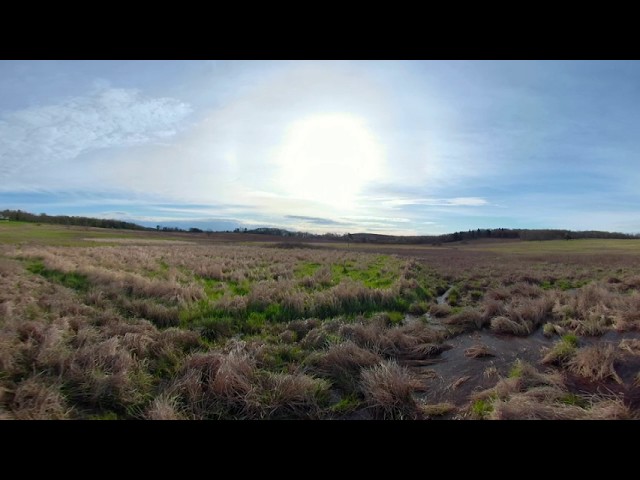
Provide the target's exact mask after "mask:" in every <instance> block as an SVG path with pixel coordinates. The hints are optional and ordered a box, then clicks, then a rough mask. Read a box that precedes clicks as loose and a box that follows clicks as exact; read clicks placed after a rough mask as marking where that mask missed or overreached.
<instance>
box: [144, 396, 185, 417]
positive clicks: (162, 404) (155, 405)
mask: <svg viewBox="0 0 640 480" xmlns="http://www.w3.org/2000/svg"><path fill="white" fill-rule="evenodd" d="M145 418H146V419H147V420H186V418H185V417H184V415H182V414H181V413H180V407H179V405H178V398H177V397H169V396H167V395H164V394H163V395H160V396H159V397H157V398H155V399H154V400H153V402H152V403H151V405H150V406H149V408H148V409H147V412H146V413H145Z"/></svg>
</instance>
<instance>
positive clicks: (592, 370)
mask: <svg viewBox="0 0 640 480" xmlns="http://www.w3.org/2000/svg"><path fill="white" fill-rule="evenodd" d="M618 356H619V354H618V351H617V350H616V348H615V347H614V346H613V345H612V344H610V343H607V344H597V345H592V346H590V347H584V348H581V349H579V350H578V351H577V352H576V354H575V355H574V356H573V358H572V359H571V360H569V362H568V368H569V370H570V371H572V372H573V373H576V374H577V375H580V376H581V377H584V378H587V379H589V380H591V381H594V382H597V381H602V380H605V379H612V380H615V381H616V382H617V383H622V379H621V378H620V377H619V376H618V374H617V373H616V370H615V368H614V367H615V363H616V362H617V360H618Z"/></svg>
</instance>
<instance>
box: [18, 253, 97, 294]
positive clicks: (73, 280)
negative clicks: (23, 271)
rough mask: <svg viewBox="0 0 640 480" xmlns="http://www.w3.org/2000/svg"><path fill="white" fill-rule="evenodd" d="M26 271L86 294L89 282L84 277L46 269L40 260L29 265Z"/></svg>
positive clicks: (74, 273)
mask: <svg viewBox="0 0 640 480" xmlns="http://www.w3.org/2000/svg"><path fill="white" fill-rule="evenodd" d="M27 270H28V271H30V272H31V273H35V274H37V275H41V276H43V277H44V278H46V279H47V280H49V281H51V282H55V283H59V284H60V285H64V286H65V287H68V288H72V289H73V290H77V291H79V292H86V291H87V290H88V289H89V280H88V279H87V277H85V276H84V275H81V274H79V273H76V272H70V273H64V272H61V271H59V270H52V269H49V268H46V267H45V265H44V264H43V263H42V262H41V261H40V260H36V261H33V262H31V263H29V265H27Z"/></svg>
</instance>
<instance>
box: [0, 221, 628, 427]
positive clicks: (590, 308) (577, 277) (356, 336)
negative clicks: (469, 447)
mask: <svg viewBox="0 0 640 480" xmlns="http://www.w3.org/2000/svg"><path fill="white" fill-rule="evenodd" d="M639 412H640V241H636V240H571V241H548V242H513V241H507V242H498V241H496V242H478V243H473V242H469V243H468V244H452V245H445V246H438V247H434V246H426V245H425V246H420V245H401V246H396V245H370V244H340V243H330V242H326V243H318V244H303V243H299V240H296V242H291V241H290V242H288V243H287V242H286V241H284V240H283V239H282V238H278V237H274V238H265V236H261V235H242V234H212V235H206V234H197V235H190V234H170V233H165V232H137V231H111V230H101V229H94V228H81V227H64V226H62V227H61V226H53V225H37V224H23V223H18V222H2V223H0V418H6V419H12V418H17V419H35V418H55V419H74V418H84V419H254V418H256V419H257V418H296V419H436V418H445V419H452V418H456V419H512V418H541V419H627V418H638V415H639Z"/></svg>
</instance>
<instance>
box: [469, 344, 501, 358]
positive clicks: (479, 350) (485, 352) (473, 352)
mask: <svg viewBox="0 0 640 480" xmlns="http://www.w3.org/2000/svg"><path fill="white" fill-rule="evenodd" d="M464 354H465V356H466V357H471V358H482V357H495V354H494V353H493V352H492V351H491V349H490V348H489V347H487V346H486V345H473V346H471V347H469V348H467V349H466V350H465V351H464Z"/></svg>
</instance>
